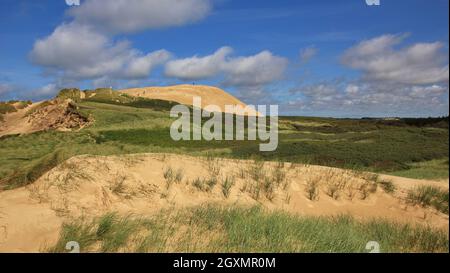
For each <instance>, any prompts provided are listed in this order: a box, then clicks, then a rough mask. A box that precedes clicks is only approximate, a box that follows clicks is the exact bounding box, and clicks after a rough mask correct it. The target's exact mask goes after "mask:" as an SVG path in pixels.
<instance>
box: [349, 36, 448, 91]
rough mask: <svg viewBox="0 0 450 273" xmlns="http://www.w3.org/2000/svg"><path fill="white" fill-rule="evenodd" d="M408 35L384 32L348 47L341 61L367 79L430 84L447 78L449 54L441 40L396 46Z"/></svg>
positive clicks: (446, 80)
mask: <svg viewBox="0 0 450 273" xmlns="http://www.w3.org/2000/svg"><path fill="white" fill-rule="evenodd" d="M406 36H407V35H383V36H380V37H376V38H373V39H370V40H366V41H363V42H361V43H359V44H357V45H356V46H354V47H352V48H350V49H348V50H347V51H346V52H345V53H344V55H343V56H342V62H343V64H344V65H347V66H349V67H351V68H355V69H359V70H361V71H362V72H363V73H364V76H365V78H366V79H367V80H377V81H389V82H392V83H402V84H433V83H442V82H448V81H449V66H448V54H446V53H445V52H443V47H444V44H443V43H441V42H434V43H416V44H413V45H411V46H408V47H403V48H396V46H398V45H399V44H400V43H401V42H402V41H403V40H404V39H405V37H406Z"/></svg>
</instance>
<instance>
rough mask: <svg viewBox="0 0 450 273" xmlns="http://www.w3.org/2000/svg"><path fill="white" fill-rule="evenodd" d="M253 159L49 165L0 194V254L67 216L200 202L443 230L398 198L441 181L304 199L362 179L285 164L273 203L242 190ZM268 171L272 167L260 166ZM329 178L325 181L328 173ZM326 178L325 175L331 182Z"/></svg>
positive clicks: (432, 213) (35, 239)
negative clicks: (204, 186) (230, 180)
mask: <svg viewBox="0 0 450 273" xmlns="http://www.w3.org/2000/svg"><path fill="white" fill-rule="evenodd" d="M254 164H255V163H254V162H253V161H245V160H231V159H217V160H208V159H206V158H199V157H190V156H182V155H167V154H140V155H126V156H120V157H119V156H108V157H99V156H97V157H94V156H77V157H74V158H71V159H69V160H68V161H67V162H65V163H63V164H61V165H60V166H58V167H56V168H54V169H53V170H51V171H50V172H48V173H47V174H45V175H44V176H42V177H41V178H40V179H39V180H38V181H36V182H35V183H33V184H32V185H30V186H27V187H26V188H19V189H15V190H11V191H4V192H0V252H11V251H12V252H39V251H42V250H43V249H44V248H45V247H46V246H49V245H52V244H53V243H54V242H55V240H56V239H57V237H58V231H59V229H60V226H61V224H62V223H63V222H64V221H68V220H70V219H72V218H74V217H79V216H86V217H94V216H99V215H102V214H104V213H107V212H111V211H114V212H118V213H120V214H124V215H125V214H130V213H132V214H136V215H151V214H154V213H156V212H158V211H160V210H161V209H167V208H174V209H176V208H183V207H191V206H197V205H202V204H206V203H220V204H223V205H262V206H264V207H266V208H267V209H269V210H285V211H288V212H291V213H294V214H299V215H337V214H350V215H352V216H354V217H355V218H357V219H363V220H364V219H371V218H377V217H380V218H386V219H389V220H392V221H397V222H404V223H412V224H422V225H430V226H432V227H435V228H442V229H444V230H448V226H449V218H448V215H446V214H443V213H440V212H438V211H436V210H434V209H431V208H427V209H425V208H422V207H418V206H411V205H409V204H407V203H406V202H405V201H404V193H405V191H406V190H407V189H408V188H409V187H410V186H409V184H408V183H409V182H412V183H414V185H423V184H425V185H430V184H431V185H438V186H441V187H444V188H447V189H448V181H446V182H445V183H444V182H435V181H424V180H413V179H409V180H408V183H405V179H404V178H398V177H389V178H390V179H391V180H392V181H393V182H394V183H395V184H396V185H397V187H398V188H399V190H398V191H397V192H396V194H394V195H392V194H388V193H385V192H384V191H383V190H382V189H381V188H380V187H379V188H378V189H377V191H376V192H375V193H373V194H371V195H370V196H368V197H367V198H366V199H364V200H363V199H361V198H359V197H358V195H355V197H354V198H353V199H352V200H350V199H349V198H347V197H346V196H344V195H342V197H340V198H338V199H337V200H335V199H333V198H331V197H330V196H328V195H327V194H326V193H325V189H324V185H322V186H321V190H320V196H319V198H318V200H315V201H311V200H309V199H308V197H307V194H306V192H305V187H306V183H307V181H308V180H309V179H311V178H313V177H316V176H319V177H322V176H323V175H324V174H332V175H333V176H335V177H344V178H345V180H346V181H352V183H360V182H361V178H360V177H358V176H357V175H356V174H354V173H350V172H349V171H345V170H340V169H334V168H327V167H319V166H309V165H292V164H290V163H286V164H285V165H284V166H283V167H279V166H278V168H280V169H281V170H282V171H283V172H284V173H285V174H286V179H285V180H284V182H283V186H281V187H279V188H277V189H276V190H275V191H274V198H273V200H269V199H268V198H267V197H266V196H265V195H264V194H261V196H260V197H259V198H258V199H257V200H256V199H255V196H253V195H252V194H251V193H250V192H249V191H248V190H245V187H246V185H247V186H248V185H249V184H248V183H249V181H252V178H250V177H245V178H240V174H239V173H240V172H241V171H244V172H246V171H247V170H249V169H250V168H252V166H254ZM260 167H261V169H263V170H264V171H265V172H267V173H270V172H272V171H274V170H275V169H276V168H277V165H276V164H275V163H270V162H269V163H264V165H263V166H260ZM169 168H170V169H172V170H173V171H174V172H177V171H178V170H181V172H182V174H183V175H182V179H181V181H179V182H173V183H172V184H171V185H170V186H169V187H168V184H167V180H166V179H165V177H164V173H165V172H166V171H167V170H168V169H169ZM212 170H215V171H214V172H216V171H217V170H218V174H217V177H218V181H217V184H216V185H215V186H214V187H213V188H212V189H211V190H209V191H203V190H199V188H198V187H196V186H195V185H194V184H195V183H194V181H195V180H197V179H200V180H203V179H207V178H209V177H211V172H212ZM226 176H233V177H235V179H236V184H235V185H234V186H233V187H232V188H231V191H230V195H229V197H228V198H225V197H224V194H223V192H222V187H221V183H222V182H221V181H222V180H221V179H223V178H224V177H226ZM330 177H331V176H330ZM330 177H328V178H330Z"/></svg>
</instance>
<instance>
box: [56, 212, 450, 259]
mask: <svg viewBox="0 0 450 273" xmlns="http://www.w3.org/2000/svg"><path fill="white" fill-rule="evenodd" d="M448 240H449V238H448V233H446V232H445V231H443V230H435V229H432V228H429V227H423V226H410V225H407V224H398V223H392V222H388V221H386V220H380V219H374V220H371V221H358V220H356V219H354V218H352V217H350V216H345V215H341V216H337V217H304V216H295V215H291V214H288V213H284V212H267V211H265V210H263V209H262V208H260V207H252V208H242V207H218V206H201V207H195V208H190V209H181V210H175V211H174V210H172V211H162V212H161V213H159V214H157V215H154V216H151V217H147V218H142V217H130V216H126V217H121V216H118V215H117V214H106V215H105V216H103V217H100V218H98V219H95V220H91V221H86V220H83V219H79V220H75V221H74V222H71V223H66V224H64V225H63V227H62V231H61V234H60V238H59V240H58V242H57V243H56V245H55V246H52V247H50V248H49V249H48V251H49V252H65V251H66V250H65V245H66V243H67V242H69V241H76V242H78V243H79V244H80V247H81V251H82V252H246V253H258V252H343V253H349V252H352V253H353V252H356V253H360V252H366V251H367V250H366V249H365V246H366V244H367V243H368V242H369V241H376V242H378V243H379V244H380V247H381V252H448V251H449V246H448Z"/></svg>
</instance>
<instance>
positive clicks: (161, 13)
mask: <svg viewBox="0 0 450 273" xmlns="http://www.w3.org/2000/svg"><path fill="white" fill-rule="evenodd" d="M210 10H211V1H210V0H183V1H179V0H164V1H161V0H117V1H103V0H86V1H83V2H82V5H80V6H74V7H71V8H70V9H69V11H68V14H69V15H70V16H71V17H72V20H71V21H70V22H66V23H63V24H61V25H59V26H58V27H57V28H56V29H55V30H54V31H53V33H51V34H50V35H49V36H47V37H44V38H42V39H39V40H37V41H36V42H35V44H34V46H33V49H32V51H31V52H30V58H31V61H32V62H33V63H34V64H37V65H40V66H42V67H44V68H45V70H46V72H47V73H48V74H49V75H53V76H55V77H57V80H59V81H61V80H62V81H73V80H86V79H92V80H94V81H97V82H99V81H103V80H104V79H111V78H115V79H144V78H147V77H148V76H149V75H150V74H151V72H152V70H154V69H155V68H156V67H157V66H159V65H163V64H164V63H165V62H167V61H168V60H169V59H170V56H171V54H170V53H169V52H168V51H166V50H164V49H161V50H157V51H153V52H142V51H140V50H137V49H134V48H132V46H131V44H130V43H129V42H128V41H126V40H122V41H117V40H115V39H114V35H116V34H119V33H130V32H136V31H142V30H146V29H155V28H163V27H171V26H180V25H184V24H188V23H191V22H194V21H197V20H200V19H202V18H204V17H205V16H207V15H208V14H209V12H210Z"/></svg>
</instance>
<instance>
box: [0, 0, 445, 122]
mask: <svg viewBox="0 0 450 273" xmlns="http://www.w3.org/2000/svg"><path fill="white" fill-rule="evenodd" d="M180 3H181V4H180ZM0 4H1V5H2V8H1V9H0V27H1V32H0V60H1V61H0V100H7V99H33V100H39V99H44V98H50V97H52V96H53V95H54V94H55V92H57V90H58V89H60V88H63V87H79V88H82V89H85V88H94V87H101V86H108V87H109V86H113V87H114V88H116V89H120V88H125V87H135V86H153V85H168V84H177V83H192V82H195V83H196V84H210V85H215V86H219V87H221V88H223V89H225V90H227V91H229V92H230V93H232V94H234V95H235V96H237V97H239V98H241V99H242V100H244V101H245V102H247V103H249V104H278V105H279V109H280V112H281V113H282V114H289V115H312V116H337V117H361V116H437V115H448V93H449V91H448V90H449V88H448V86H449V76H448V51H449V50H448V44H449V42H448V36H449V30H448V22H449V17H448V8H449V7H448V5H449V1H448V0H433V1H426V0H395V1H394V0H381V5H380V6H367V5H366V2H365V0H346V1H332V0H328V1H327V0H323V1H317V0H315V1H314V0H305V1H299V0H278V1H262V0H258V1H256V0H255V1H250V0H246V1H242V0H184V1H177V0H164V1H158V0H128V1H124V0H117V1H103V0H84V1H83V0H81V5H80V6H78V7H69V6H68V5H67V4H66V3H65V0H40V1H31V0H29V1H26V0H1V1H0Z"/></svg>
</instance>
